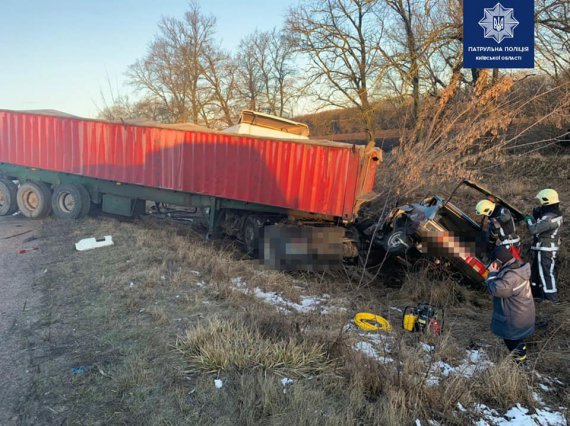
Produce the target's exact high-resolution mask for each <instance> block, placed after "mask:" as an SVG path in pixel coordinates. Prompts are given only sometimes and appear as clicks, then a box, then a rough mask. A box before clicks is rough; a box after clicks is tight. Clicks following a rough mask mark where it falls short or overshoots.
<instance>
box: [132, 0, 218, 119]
mask: <svg viewBox="0 0 570 426" xmlns="http://www.w3.org/2000/svg"><path fill="white" fill-rule="evenodd" d="M215 24H216V19H215V18H214V17H213V16H206V15H204V14H203V13H202V12H201V10H200V7H199V6H198V4H197V3H196V2H193V3H191V4H190V10H189V11H188V12H186V14H185V15H184V19H183V20H179V19H174V18H164V19H163V20H162V22H161V23H160V24H159V34H158V36H157V37H156V38H155V40H154V41H153V42H152V43H151V44H150V46H149V49H148V52H147V54H146V56H145V57H144V58H143V59H140V60H138V61H137V62H135V63H134V64H133V65H131V66H130V68H129V71H128V73H127V76H128V77H129V79H130V82H131V84H132V85H133V86H134V87H136V88H137V89H140V90H142V91H143V92H145V93H148V94H150V95H152V96H154V97H156V98H157V99H159V100H160V101H161V102H162V103H163V104H164V106H165V107H166V109H167V110H168V111H169V113H170V116H171V121H175V122H185V121H188V120H192V121H193V122H195V123H198V122H201V121H202V120H203V117H204V113H203V109H204V105H205V103H206V101H207V96H208V88H207V87H206V85H207V82H206V81H205V78H204V69H205V68H206V66H205V65H204V62H203V61H204V55H205V53H206V52H207V51H209V49H210V47H211V46H212V44H213V37H214V34H215Z"/></svg>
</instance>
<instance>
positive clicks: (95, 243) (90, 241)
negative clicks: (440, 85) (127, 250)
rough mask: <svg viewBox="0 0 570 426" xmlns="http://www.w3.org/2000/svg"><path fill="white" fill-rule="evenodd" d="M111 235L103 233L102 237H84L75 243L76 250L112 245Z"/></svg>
mask: <svg viewBox="0 0 570 426" xmlns="http://www.w3.org/2000/svg"><path fill="white" fill-rule="evenodd" d="M113 244H114V243H113V237H112V236H111V235H105V237H104V238H85V239H83V240H80V241H79V242H77V243H75V248H76V250H77V251H86V250H92V249H96V248H100V247H107V246H112V245H113Z"/></svg>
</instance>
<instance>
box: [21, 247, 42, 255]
mask: <svg viewBox="0 0 570 426" xmlns="http://www.w3.org/2000/svg"><path fill="white" fill-rule="evenodd" d="M36 250H39V248H37V247H32V248H29V249H22V250H20V251H19V252H18V254H27V253H31V252H33V251H36Z"/></svg>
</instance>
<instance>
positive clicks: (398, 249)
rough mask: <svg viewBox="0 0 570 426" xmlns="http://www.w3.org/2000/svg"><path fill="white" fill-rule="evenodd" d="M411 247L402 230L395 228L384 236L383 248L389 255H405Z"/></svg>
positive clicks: (407, 237) (408, 238) (404, 231)
mask: <svg viewBox="0 0 570 426" xmlns="http://www.w3.org/2000/svg"><path fill="white" fill-rule="evenodd" d="M410 247H411V240H410V237H409V236H408V235H407V234H406V230H405V229H404V228H396V229H394V230H393V231H391V232H389V233H388V234H386V235H385V236H384V248H385V250H386V251H387V252H388V253H390V254H394V253H405V252H406V251H407V250H408V248H410Z"/></svg>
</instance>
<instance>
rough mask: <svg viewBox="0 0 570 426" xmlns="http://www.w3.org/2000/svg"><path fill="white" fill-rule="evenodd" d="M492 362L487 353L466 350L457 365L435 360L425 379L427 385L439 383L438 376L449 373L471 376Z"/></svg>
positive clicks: (489, 365) (444, 375)
mask: <svg viewBox="0 0 570 426" xmlns="http://www.w3.org/2000/svg"><path fill="white" fill-rule="evenodd" d="M492 365H494V364H493V362H491V361H490V360H489V358H488V357H487V354H486V353H485V352H484V351H483V350H481V349H479V350H468V351H467V358H466V359H464V360H463V362H462V363H461V364H459V365H458V366H457V367H453V366H452V365H450V364H448V363H446V362H444V361H437V362H435V363H433V365H432V366H431V367H430V375H429V377H428V379H427V384H428V386H435V385H438V384H439V380H440V377H449V376H450V375H461V376H463V377H467V378H470V377H473V376H474V375H475V374H477V373H480V372H482V371H484V370H486V369H487V368H489V367H491V366H492Z"/></svg>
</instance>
